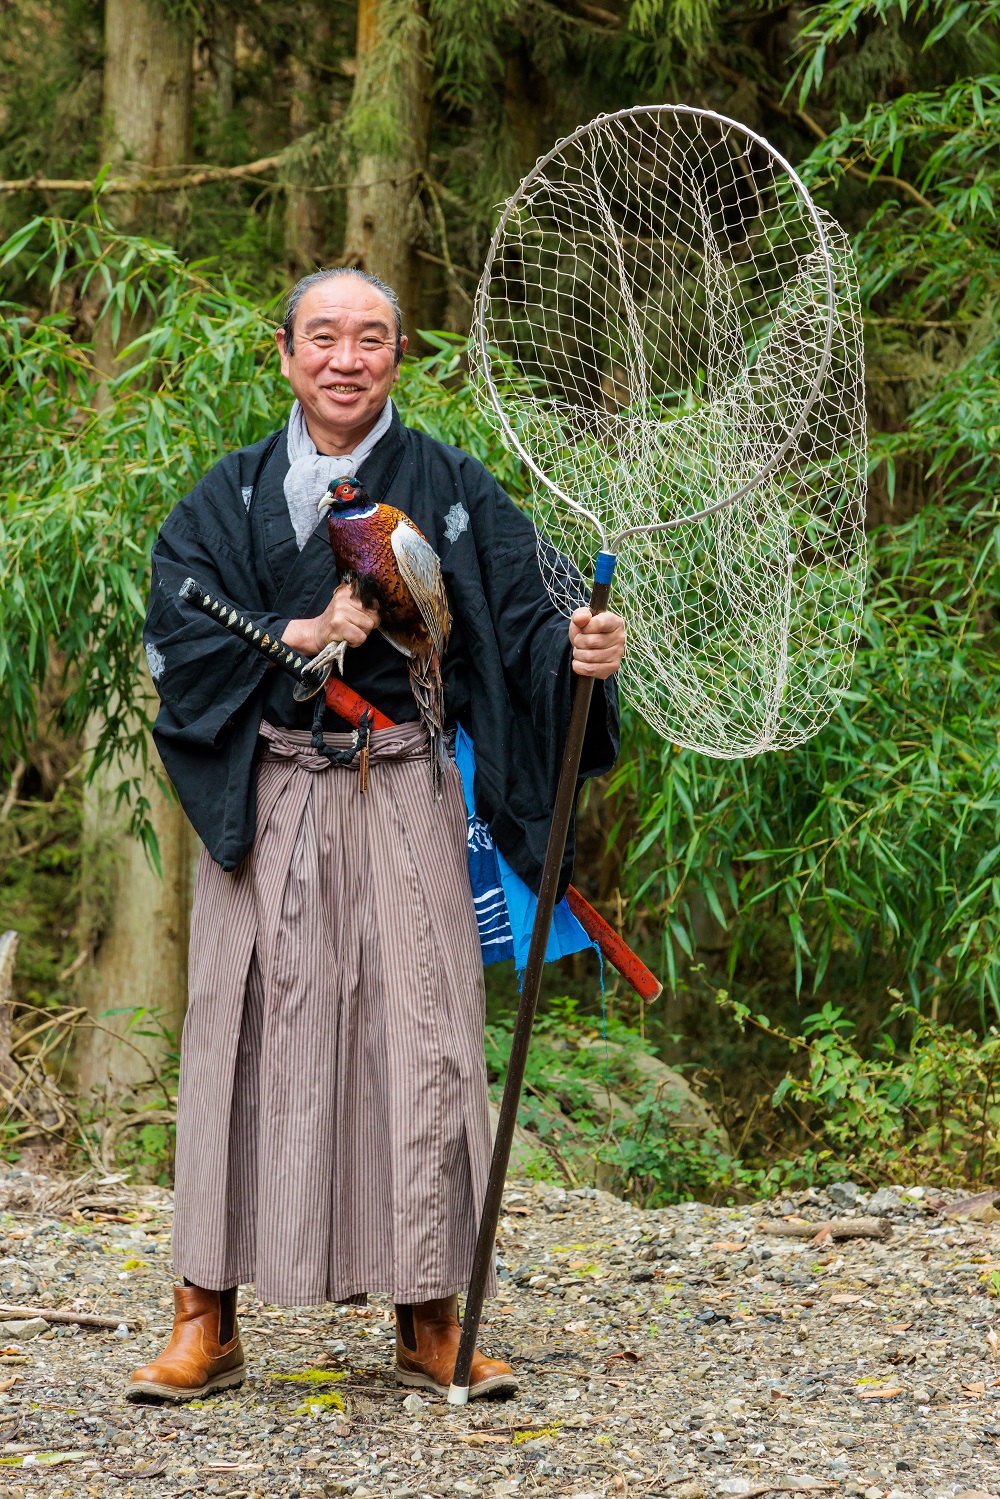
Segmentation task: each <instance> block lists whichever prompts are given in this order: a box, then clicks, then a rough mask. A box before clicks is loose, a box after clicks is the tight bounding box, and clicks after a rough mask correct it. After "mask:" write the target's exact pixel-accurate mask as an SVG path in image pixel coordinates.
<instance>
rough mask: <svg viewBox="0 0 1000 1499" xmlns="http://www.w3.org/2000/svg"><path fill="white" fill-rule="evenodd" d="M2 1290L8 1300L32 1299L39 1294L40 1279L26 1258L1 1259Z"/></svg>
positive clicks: (0, 1279) (0, 1281) (0, 1289)
mask: <svg viewBox="0 0 1000 1499" xmlns="http://www.w3.org/2000/svg"><path fill="white" fill-rule="evenodd" d="M0 1292H2V1293H3V1296H4V1298H5V1299H6V1300H7V1301H14V1302H18V1301H21V1302H24V1301H30V1300H31V1298H32V1297H33V1296H36V1295H37V1294H38V1281H37V1280H36V1279H35V1277H34V1275H33V1274H32V1269H31V1266H30V1265H29V1264H26V1263H25V1261H24V1260H15V1259H11V1258H7V1259H2V1260H0Z"/></svg>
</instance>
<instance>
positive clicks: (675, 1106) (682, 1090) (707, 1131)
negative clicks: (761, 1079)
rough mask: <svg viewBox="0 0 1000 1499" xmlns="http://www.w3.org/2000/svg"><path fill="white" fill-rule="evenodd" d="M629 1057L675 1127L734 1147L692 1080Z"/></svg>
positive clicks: (598, 1042)
mask: <svg viewBox="0 0 1000 1499" xmlns="http://www.w3.org/2000/svg"><path fill="white" fill-rule="evenodd" d="M605 1045H607V1049H608V1051H609V1052H620V1051H621V1050H622V1047H621V1045H620V1044H619V1043H618V1042H616V1041H608V1042H606V1043H605V1042H604V1041H603V1040H602V1039H601V1037H600V1036H595V1037H594V1038H593V1039H592V1040H591V1039H587V1040H584V1041H581V1042H580V1046H581V1049H582V1048H585V1047H589V1048H590V1049H591V1050H594V1051H603V1050H604V1048H605ZM629 1061H630V1064H631V1066H632V1067H634V1069H635V1071H636V1072H637V1073H639V1075H640V1077H644V1078H647V1079H648V1080H649V1081H650V1082H652V1083H655V1084H656V1087H657V1090H658V1092H659V1095H660V1102H661V1103H663V1104H665V1105H666V1107H667V1108H668V1109H670V1110H671V1112H672V1113H673V1114H674V1119H673V1120H672V1125H673V1128H674V1129H677V1130H684V1131H685V1132H686V1131H690V1132H691V1133H692V1134H693V1135H702V1136H705V1137H707V1138H711V1139H714V1140H717V1141H718V1142H719V1144H720V1145H723V1146H724V1147H725V1148H726V1149H727V1150H730V1149H731V1148H732V1145H731V1142H730V1140H729V1137H728V1135H727V1134H726V1132H725V1130H724V1129H723V1127H722V1125H721V1124H720V1123H719V1121H718V1119H717V1118H716V1117H715V1115H714V1114H713V1113H712V1110H711V1109H710V1108H709V1107H708V1105H707V1104H706V1103H705V1101H704V1099H702V1098H699V1096H698V1094H697V1093H696V1092H695V1091H694V1089H693V1088H692V1087H691V1084H690V1083H689V1082H688V1081H687V1079H686V1078H684V1077H682V1076H681V1074H680V1073H679V1072H675V1071H674V1069H673V1068H672V1067H668V1066H667V1065H666V1063H665V1062H661V1061H660V1059H659V1058H658V1057H651V1056H650V1055H649V1054H648V1052H638V1053H637V1054H636V1055H634V1056H631V1057H630V1058H629ZM599 1091H600V1094H601V1096H602V1097H603V1098H604V1103H605V1107H607V1093H606V1092H605V1090H604V1086H603V1084H601V1085H599ZM595 1101H596V1095H595ZM624 1107H626V1108H627V1107H628V1105H624ZM629 1113H631V1110H629ZM672 1492H673V1493H674V1494H676V1493H677V1492H678V1491H677V1490H676V1489H674V1490H672Z"/></svg>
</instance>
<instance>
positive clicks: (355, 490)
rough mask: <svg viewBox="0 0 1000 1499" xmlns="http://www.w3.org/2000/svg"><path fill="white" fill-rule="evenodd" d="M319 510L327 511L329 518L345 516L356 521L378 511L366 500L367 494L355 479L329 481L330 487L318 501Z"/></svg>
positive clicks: (376, 507) (375, 506)
mask: <svg viewBox="0 0 1000 1499" xmlns="http://www.w3.org/2000/svg"><path fill="white" fill-rule="evenodd" d="M319 508H320V510H328V511H329V514H330V515H331V516H346V517H347V518H348V519H349V520H357V519H359V518H360V517H361V516H363V515H374V514H375V511H376V510H377V509H378V506H377V505H374V504H373V503H372V501H371V500H370V499H369V498H368V492H367V490H366V489H365V487H364V485H363V484H359V483H358V481H357V479H348V478H344V479H331V480H330V487H329V489H328V490H327V492H326V494H325V495H324V496H323V498H322V500H321V501H320V506H319Z"/></svg>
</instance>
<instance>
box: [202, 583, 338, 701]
mask: <svg viewBox="0 0 1000 1499" xmlns="http://www.w3.org/2000/svg"><path fill="white" fill-rule="evenodd" d="M177 591H178V594H179V596H180V597H181V598H182V599H183V600H184V602H185V603H186V604H193V605H194V607H195V608H196V609H199V610H200V611H201V613H202V614H207V615H208V617H209V619H214V620H215V622H216V624H219V625H222V626H223V628H224V629H227V630H228V631H229V632H230V634H232V635H238V636H239V638H240V639H241V640H242V641H244V642H245V643H246V644H247V645H248V646H250V648H251V650H254V651H256V652H257V654H258V655H259V656H263V657H264V658H265V660H267V661H270V662H272V663H273V665H275V666H280V667H281V668H282V670H283V671H287V672H288V673H289V674H290V675H291V676H293V677H295V678H296V680H297V681H299V682H303V683H305V685H306V686H316V685H317V684H316V677H315V674H310V673H309V672H308V671H307V668H308V666H309V660H308V657H306V656H300V655H299V653H298V651H293V650H292V649H291V647H290V646H287V645H285V644H284V642H283V641H281V640H275V639H274V638H273V637H272V636H270V635H269V634H268V633H267V631H266V630H262V629H261V628H260V626H259V625H255V624H254V622H253V620H252V619H248V618H247V616H246V615H245V614H241V613H240V611H239V610H238V609H235V608H234V607H233V605H232V604H228V603H226V601H225V599H217V598H214V597H213V596H212V594H211V593H210V592H209V590H208V589H207V588H203V587H202V585H201V584H200V583H198V582H196V581H195V579H194V578H185V579H184V582H183V583H182V584H181V586H180V588H179V589H178V590H177Z"/></svg>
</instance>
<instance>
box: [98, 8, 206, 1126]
mask: <svg viewBox="0 0 1000 1499" xmlns="http://www.w3.org/2000/svg"><path fill="white" fill-rule="evenodd" d="M104 25H105V56H104V121H103V131H104V134H103V140H102V151H101V154H102V159H103V160H104V161H105V162H113V163H116V164H118V166H119V167H120V169H121V170H122V171H123V172H125V173H134V174H135V175H136V176H139V175H146V174H147V173H148V172H149V171H150V170H151V169H152V170H155V169H157V168H162V167H175V166H180V165H182V164H184V163H186V162H188V161H189V160H190V154H191V103H192V92H193V80H194V36H193V25H192V22H191V20H190V18H189V17H186V18H184V19H181V20H178V19H176V18H175V17H174V16H172V15H171V14H170V13H169V12H168V10H167V7H166V4H164V3H161V0H105V17H104ZM176 211H177V210H176V205H175V204H174V203H173V202H172V201H171V200H170V199H169V197H168V196H167V195H165V194H157V195H156V196H155V197H154V198H145V199H144V198H142V197H138V196H137V197H136V198H129V197H127V196H126V195H122V196H120V197H117V198H115V200H114V216H115V222H116V223H117V225H118V226H119V227H120V228H125V229H129V230H145V231H152V232H155V231H156V228H157V226H158V224H162V223H163V222H164V219H165V218H167V217H169V216H171V215H173V216H175V215H176ZM140 331H141V330H140V327H139V326H138V325H137V323H136V321H135V320H134V319H127V318H124V317H123V318H122V323H121V328H120V331H119V335H118V340H117V343H116V341H115V340H114V339H113V337H112V332H111V327H110V322H109V319H107V318H99V320H98V321H97V322H96V325H95V329H94V339H93V355H94V362H95V364H96V365H97V367H98V369H99V370H101V371H102V372H103V373H104V374H105V375H106V376H107V377H108V378H111V377H113V376H114V375H116V374H118V373H120V372H121V362H120V360H119V359H118V352H117V351H118V348H120V347H121V346H122V345H124V344H127V343H128V342H129V341H130V340H131V339H132V338H134V337H135V336H136V335H137V334H138V333H139V332H140ZM105 399H106V398H105ZM140 669H141V671H142V673H143V679H144V688H145V693H146V697H147V700H148V701H149V702H150V703H152V702H154V701H155V695H154V693H153V686H152V682H151V681H150V679H149V676H148V674H147V673H146V671H145V665H143V666H142V667H141V668H140V667H139V665H138V664H137V666H136V670H137V671H139V670H140ZM99 730H100V720H99V718H98V717H97V716H96V715H95V718H94V720H93V721H92V724H91V731H90V733H89V735H88V739H89V741H90V743H91V745H93V744H94V743H95V742H96V739H97V736H98V733H99ZM147 754H148V760H149V763H150V765H151V766H155V765H156V764H157V756H156V751H155V750H154V748H153V746H152V744H148V745H147ZM133 776H134V777H136V778H138V780H139V781H140V784H141V794H142V795H144V796H145V797H146V798H147V800H148V802H149V804H150V808H151V820H152V824H153V827H154V829H155V832H156V835H157V839H158V841H159V845H160V857H161V861H162V869H163V875H162V878H161V877H160V876H159V875H158V874H157V873H156V871H155V870H153V869H152V868H151V867H150V865H149V863H148V861H147V858H146V854H145V850H144V848H143V847H142V845H141V844H139V843H138V842H137V841H136V839H135V838H133V836H132V835H131V833H130V832H129V826H128V823H129V808H128V806H127V805H125V806H124V807H123V808H122V809H118V808H117V807H116V790H117V787H118V785H119V783H120V782H121V781H122V780H124V779H125V778H126V777H128V778H132V777H133ZM84 834H85V842H84V848H85V853H84V861H83V871H82V875H83V883H82V888H83V892H84V893H83V900H82V903H81V904H82V911H81V927H82V929H84V930H90V929H93V930H95V931H97V932H98V934H99V941H98V944H97V947H96V951H95V953H94V958H93V962H92V963H90V964H88V966H87V967H86V968H85V969H84V970H83V971H82V972H81V974H80V977H79V979H78V987H79V993H80V999H81V1003H83V1004H85V1005H86V1006H87V1008H88V1010H89V1011H90V1013H91V1016H92V1017H93V1018H94V1020H95V1021H97V1022H98V1024H99V1025H100V1027H101V1029H99V1030H91V1029H88V1028H82V1029H81V1031H80V1033H79V1039H78V1042H77V1046H76V1050H75V1058H74V1061H75V1069H76V1075H77V1083H78V1086H79V1087H80V1088H81V1089H82V1090H83V1091H85V1092H87V1093H89V1094H93V1095H100V1096H102V1097H103V1098H106V1099H107V1100H108V1101H109V1102H111V1101H115V1100H118V1099H120V1098H121V1097H122V1096H123V1095H127V1094H137V1095H141V1094H142V1093H143V1091H144V1089H145V1088H146V1086H147V1085H148V1084H149V1083H150V1082H151V1081H152V1080H153V1079H155V1078H158V1077H160V1076H161V1075H162V1074H163V1072H164V1070H165V1069H166V1068H167V1067H168V1066H169V1064H170V1059H171V1055H172V1053H173V1050H174V1038H178V1037H179V1034H180V1027H181V1023H182V1021H183V1017H184V1011H185V1007H186V1004H187V944H188V925H189V915H190V907H191V890H192V880H191V872H192V866H193V861H194V853H195V837H194V833H193V831H192V829H191V827H190V825H189V824H188V821H187V819H186V818H185V816H184V813H183V812H182V811H181V809H180V807H179V806H178V805H177V803H176V802H174V801H170V800H168V799H167V798H166V797H165V796H164V795H163V792H162V791H161V790H160V789H159V786H158V785H157V784H156V778H155V774H154V773H153V771H152V770H147V771H145V772H144V771H143V770H142V767H141V765H139V764H134V765H131V766H128V767H125V768H122V767H119V766H108V767H106V768H105V769H104V770H103V771H102V772H101V773H100V774H99V775H98V777H97V778H96V779H95V781H94V782H93V783H92V784H91V785H90V786H89V787H88V788H87V791H86V794H85V801H84ZM98 891H100V892H101V894H100V898H99V899H100V906H101V911H100V913H99V918H98V916H97V914H96V913H95V911H94V903H95V892H98ZM139 1009H142V1010H148V1011H149V1012H150V1015H149V1016H148V1017H146V1018H144V1019H143V1020H140V1021H139V1022H138V1026H137V1029H138V1031H146V1032H150V1034H148V1035H139V1034H137V1033H136V1029H132V1030H130V1027H135V1026H136V1012H137V1010H139ZM109 1010H113V1011H121V1012H122V1013H118V1014H113V1015H105V1014H104V1013H103V1012H105V1011H109ZM126 1032H129V1034H128V1036H127V1037H126V1034H125V1033H126Z"/></svg>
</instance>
